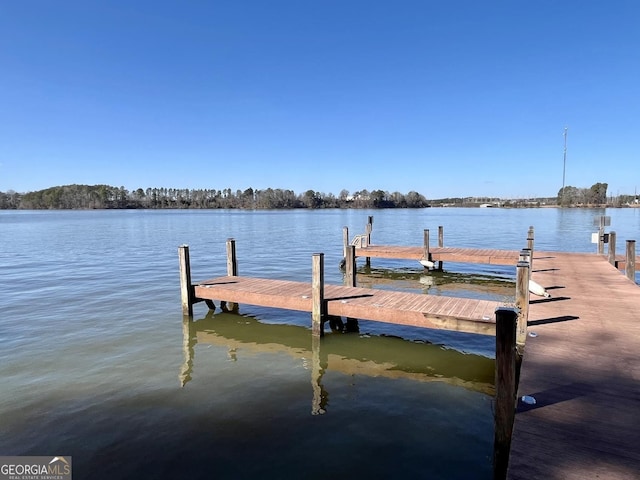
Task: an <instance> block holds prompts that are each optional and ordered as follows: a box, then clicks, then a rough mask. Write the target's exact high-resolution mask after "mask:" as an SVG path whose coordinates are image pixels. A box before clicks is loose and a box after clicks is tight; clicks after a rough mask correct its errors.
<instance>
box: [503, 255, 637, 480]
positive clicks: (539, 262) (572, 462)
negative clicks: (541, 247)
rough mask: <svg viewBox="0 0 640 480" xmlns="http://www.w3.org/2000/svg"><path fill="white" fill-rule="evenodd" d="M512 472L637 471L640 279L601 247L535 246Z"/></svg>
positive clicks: (566, 475)
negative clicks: (538, 294)
mask: <svg viewBox="0 0 640 480" xmlns="http://www.w3.org/2000/svg"><path fill="white" fill-rule="evenodd" d="M532 278H533V279H534V280H536V281H537V282H538V283H540V284H541V285H543V286H545V287H547V289H548V290H549V292H550V293H551V294H552V298H550V299H536V298H535V297H533V298H532V299H531V303H530V307H529V327H528V330H529V333H530V334H531V333H532V332H533V333H535V334H537V336H536V337H531V336H529V337H528V338H527V343H526V347H525V354H524V360H523V363H522V369H521V375H520V385H519V391H518V398H519V399H520V398H521V397H522V396H523V395H530V396H533V397H534V398H535V399H536V401H537V403H536V404H535V405H527V404H524V403H523V402H522V401H521V400H520V401H519V403H518V410H517V413H516V420H515V425H514V431H513V439H512V448H511V455H510V462H509V475H508V478H510V479H527V480H532V479H545V480H547V479H576V480H577V479H581V480H582V479H585V478H600V479H623V478H624V479H627V478H628V479H631V478H633V479H637V478H640V288H639V287H638V286H637V285H636V284H634V283H633V282H632V281H630V280H629V279H627V278H626V277H625V276H624V275H621V274H620V272H618V271H617V270H616V269H615V267H613V266H612V265H611V264H609V263H608V262H607V261H606V259H605V258H604V257H602V256H599V255H595V254H571V253H548V252H544V253H543V252H539V253H537V254H536V255H534V262H533V271H532Z"/></svg>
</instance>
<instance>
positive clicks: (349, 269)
mask: <svg viewBox="0 0 640 480" xmlns="http://www.w3.org/2000/svg"><path fill="white" fill-rule="evenodd" d="M346 252H347V254H346V256H345V268H346V272H345V280H346V284H347V286H348V287H355V286H356V247H355V245H349V246H347V250H346Z"/></svg>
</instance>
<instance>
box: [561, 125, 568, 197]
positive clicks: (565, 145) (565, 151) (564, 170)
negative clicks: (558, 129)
mask: <svg viewBox="0 0 640 480" xmlns="http://www.w3.org/2000/svg"><path fill="white" fill-rule="evenodd" d="M566 170H567V127H564V154H563V159H562V195H561V196H560V204H561V205H562V204H564V178H565V172H566Z"/></svg>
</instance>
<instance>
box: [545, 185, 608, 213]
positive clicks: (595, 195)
mask: <svg viewBox="0 0 640 480" xmlns="http://www.w3.org/2000/svg"><path fill="white" fill-rule="evenodd" d="M608 187H609V185H608V184H606V183H595V184H593V185H591V188H577V187H571V186H567V187H564V188H561V189H560V190H558V205H560V206H563V207H569V206H576V205H606V204H607V188H608Z"/></svg>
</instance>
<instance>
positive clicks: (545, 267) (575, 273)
mask: <svg viewBox="0 0 640 480" xmlns="http://www.w3.org/2000/svg"><path fill="white" fill-rule="evenodd" d="M532 230H533V229H532V228H531V229H530V235H529V238H528V239H527V240H528V247H527V248H526V249H523V250H522V251H520V252H515V251H504V250H473V249H458V248H453V249H451V248H444V247H443V246H439V247H436V248H431V247H430V246H429V241H428V233H426V232H427V231H426V230H425V242H424V243H425V244H424V247H422V248H420V247H417V248H416V247H389V246H386V247H375V246H373V245H371V244H370V242H369V241H368V240H369V239H368V238H367V241H366V242H364V243H365V245H359V246H358V245H354V243H353V242H352V243H350V244H349V243H348V242H345V249H344V251H345V265H346V270H347V273H346V275H345V277H346V280H347V283H348V284H350V286H345V285H325V284H324V273H323V270H324V264H323V258H324V257H323V255H322V254H314V255H313V261H312V282H311V283H310V284H309V283H305V282H291V281H283V280H271V279H260V278H249V277H242V276H238V274H237V266H236V261H235V243H233V241H232V239H230V241H228V242H227V275H226V276H221V277H216V278H213V279H210V280H206V281H203V282H198V283H195V284H192V283H191V274H190V266H189V251H188V247H187V246H182V247H180V272H181V273H180V278H181V292H182V306H183V312H184V313H185V315H189V316H190V317H191V316H192V307H193V304H194V303H196V302H198V301H205V302H207V304H208V305H209V307H210V308H215V305H214V304H213V301H214V300H218V301H222V302H233V303H247V304H252V305H259V306H266V307H275V308H284V309H291V310H298V311H306V312H311V316H312V332H313V338H314V339H315V340H314V341H316V340H319V337H320V335H321V334H322V325H323V324H324V321H325V320H327V319H328V317H332V316H336V317H346V318H347V319H368V320H374V321H381V322H388V323H395V324H399V325H411V326H418V327H424V328H436V329H448V330H454V331H461V332H470V333H480V334H488V335H494V334H495V335H496V361H495V364H496V377H495V378H496V379H495V392H496V397H495V406H494V411H495V419H496V422H495V441H494V467H495V469H496V471H495V478H500V479H502V478H505V476H506V477H507V478H510V479H525V478H526V479H556V478H557V479H574V478H575V479H583V478H611V479H626V478H634V479H635V478H638V476H639V475H638V474H639V472H640V449H639V448H638V445H640V413H638V412H640V403H639V401H640V355H639V353H640V314H639V313H638V312H640V289H639V288H638V286H637V285H636V283H635V281H634V280H632V279H635V241H633V240H627V254H626V257H625V261H624V263H625V269H626V272H625V273H626V276H625V275H621V274H620V272H619V271H618V270H617V268H616V266H615V265H616V263H617V262H616V255H615V250H613V251H610V256H609V259H607V257H605V256H604V255H602V254H581V253H559V252H534V254H533V262H532V263H530V262H529V259H530V258H531V253H532V252H533V234H532ZM368 234H369V235H370V228H369V230H368ZM362 237H364V236H360V238H362ZM345 238H346V239H348V233H347V232H346V229H345ZM230 242H231V243H230ZM440 243H441V242H440ZM614 245H615V244H614ZM356 251H358V254H359V255H360V256H363V255H367V256H369V257H373V256H378V257H386V258H406V259H415V260H422V259H430V260H431V261H448V262H473V263H488V264H500V265H509V264H511V265H514V266H515V267H516V271H517V276H516V294H515V305H516V307H517V308H505V307H504V306H502V305H500V304H499V303H498V302H490V301H485V300H472V299H462V298H457V297H443V296H430V295H424V294H417V293H405V292H393V291H386V290H375V289H370V288H358V287H356V286H355V276H356V274H355V270H356V269H355V258H356ZM363 252H366V253H363ZM530 272H531V278H532V279H533V280H535V281H536V282H537V283H539V284H540V285H542V286H543V287H545V288H546V289H547V291H548V292H549V293H551V295H552V296H551V298H540V297H533V298H529V292H528V281H529V275H530ZM527 319H528V321H527ZM527 333H528V335H527ZM524 340H526V343H525V342H524ZM516 345H517V349H516ZM516 351H518V352H519V353H523V352H524V357H523V360H522V364H521V369H520V370H519V387H518V389H517V392H516V382H517V379H516V376H517V374H516V371H517V368H516V365H517V359H518V358H520V357H519V356H518V355H516ZM523 397H525V398H526V399H527V400H529V399H531V398H533V399H535V403H529V402H525V401H523ZM514 407H516V408H514ZM514 417H515V419H514ZM512 427H513V429H512ZM509 444H510V446H511V450H510V452H509ZM507 460H508V465H507ZM507 469H508V470H507Z"/></svg>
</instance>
